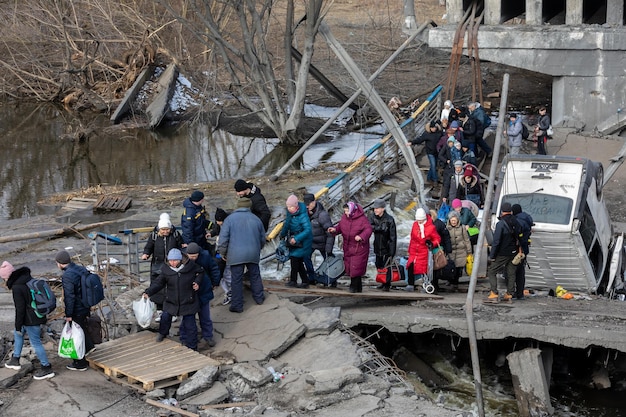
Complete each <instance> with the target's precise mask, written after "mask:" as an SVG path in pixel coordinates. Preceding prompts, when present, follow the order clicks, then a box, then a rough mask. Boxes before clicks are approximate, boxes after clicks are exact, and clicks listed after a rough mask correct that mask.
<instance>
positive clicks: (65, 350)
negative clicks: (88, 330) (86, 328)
mask: <svg viewBox="0 0 626 417" xmlns="http://www.w3.org/2000/svg"><path fill="white" fill-rule="evenodd" d="M59 356H60V357H62V358H67V359H82V358H83V357H84V356H85V333H84V332H83V329H82V328H81V327H80V325H79V324H78V323H76V322H75V321H72V322H65V326H64V327H63V331H62V332H61V340H60V341H59Z"/></svg>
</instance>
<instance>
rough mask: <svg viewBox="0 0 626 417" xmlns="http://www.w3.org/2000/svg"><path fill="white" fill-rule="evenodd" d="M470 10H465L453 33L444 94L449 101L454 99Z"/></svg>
mask: <svg viewBox="0 0 626 417" xmlns="http://www.w3.org/2000/svg"><path fill="white" fill-rule="evenodd" d="M470 12H471V9H467V11H466V12H465V14H464V15H463V17H462V18H461V21H460V22H459V26H458V27H457V29H456V32H455V33H454V40H453V42H452V51H451V53H450V65H449V66H448V76H447V80H446V89H445V94H446V96H447V98H448V99H449V100H453V99H454V89H455V88H456V77H457V76H458V73H459V63H460V61H461V54H462V53H463V38H464V36H465V30H466V28H467V22H468V18H469V14H470Z"/></svg>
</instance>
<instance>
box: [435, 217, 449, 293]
mask: <svg viewBox="0 0 626 417" xmlns="http://www.w3.org/2000/svg"><path fill="white" fill-rule="evenodd" d="M430 217H431V218H432V220H433V224H434V225H435V229H437V233H439V237H440V238H441V243H440V244H439V246H441V249H443V252H444V253H445V254H446V257H448V255H450V254H451V253H452V240H451V239H450V232H449V231H448V228H447V227H446V223H445V222H443V221H442V220H441V219H439V218H438V217H437V212H436V211H435V210H430ZM447 272H448V268H441V269H437V270H435V271H433V282H432V284H433V287H435V292H441V291H442V290H441V288H440V287H439V280H440V279H442V280H446V281H450V280H451V279H452V278H454V277H450V276H447V275H446V273H447Z"/></svg>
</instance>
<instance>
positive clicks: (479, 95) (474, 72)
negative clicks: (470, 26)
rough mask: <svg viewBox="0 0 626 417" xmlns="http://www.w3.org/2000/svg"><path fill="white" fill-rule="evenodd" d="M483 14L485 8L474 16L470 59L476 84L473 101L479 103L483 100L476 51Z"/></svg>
mask: <svg viewBox="0 0 626 417" xmlns="http://www.w3.org/2000/svg"><path fill="white" fill-rule="evenodd" d="M484 15H485V9H483V10H482V12H481V13H480V15H479V16H478V17H477V18H476V20H475V22H474V35H473V38H474V40H473V48H472V50H473V51H474V56H473V59H472V63H473V64H474V71H473V74H474V80H475V82H476V85H477V86H478V100H474V101H478V102H479V103H481V104H482V102H483V77H482V72H481V70H480V56H479V53H478V29H479V27H480V23H481V22H482V21H483V17H484Z"/></svg>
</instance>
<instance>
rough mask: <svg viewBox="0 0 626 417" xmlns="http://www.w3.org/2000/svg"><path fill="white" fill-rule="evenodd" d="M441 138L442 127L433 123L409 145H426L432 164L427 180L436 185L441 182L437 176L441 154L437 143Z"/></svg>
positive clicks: (429, 160) (429, 161) (427, 125)
mask: <svg viewBox="0 0 626 417" xmlns="http://www.w3.org/2000/svg"><path fill="white" fill-rule="evenodd" d="M440 138H441V127H440V125H439V124H438V123H437V122H436V121H432V122H429V123H428V124H426V126H425V130H424V133H422V135H421V136H419V137H418V138H415V139H413V140H412V141H410V142H409V143H407V145H408V146H411V145H419V144H420V143H424V146H425V148H426V149H425V150H426V156H427V157H428V163H429V164H430V168H429V169H428V174H427V175H426V179H427V180H428V181H431V182H433V183H435V184H436V183H437V181H439V177H438V175H437V157H438V154H439V152H437V142H439V139H440Z"/></svg>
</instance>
